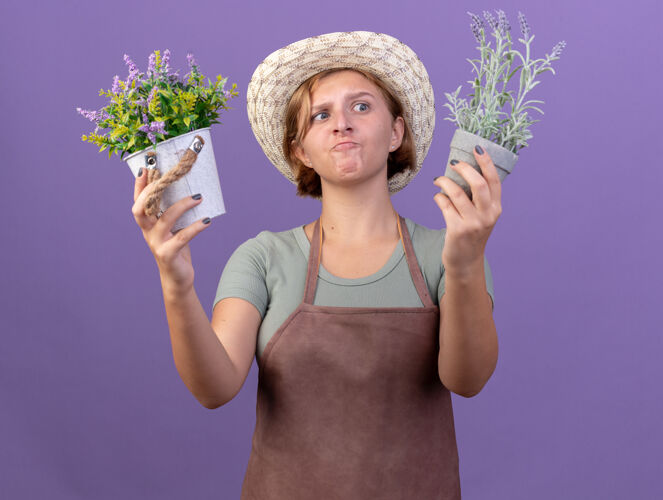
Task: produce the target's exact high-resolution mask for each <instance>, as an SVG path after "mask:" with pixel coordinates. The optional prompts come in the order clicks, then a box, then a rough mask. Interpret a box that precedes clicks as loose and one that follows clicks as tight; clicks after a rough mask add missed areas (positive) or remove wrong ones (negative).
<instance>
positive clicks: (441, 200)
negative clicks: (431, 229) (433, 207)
mask: <svg viewBox="0 0 663 500" xmlns="http://www.w3.org/2000/svg"><path fill="white" fill-rule="evenodd" d="M437 180H439V178H438V179H437ZM451 182H453V181H451ZM454 184H455V183H454ZM444 189H445V190H446V187H444ZM433 199H434V200H435V203H437V206H438V207H440V210H441V211H442V216H443V217H444V221H445V222H446V225H447V227H449V226H452V227H453V226H455V224H454V222H455V221H456V220H457V219H460V218H461V217H460V214H459V213H458V210H456V207H455V206H454V204H453V203H452V202H451V200H450V199H449V197H448V196H446V195H445V194H444V193H441V192H440V193H436V194H435V196H433Z"/></svg>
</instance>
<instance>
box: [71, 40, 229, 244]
mask: <svg viewBox="0 0 663 500" xmlns="http://www.w3.org/2000/svg"><path fill="white" fill-rule="evenodd" d="M124 61H125V63H126V64H127V66H128V67H129V76H128V77H127V80H126V81H123V80H120V79H119V77H118V76H117V75H116V76H115V78H114V79H113V86H112V88H111V89H110V90H107V91H105V90H104V89H101V90H100V91H99V95H103V96H106V97H107V98H108V99H109V102H108V104H107V105H106V106H104V107H103V108H101V109H100V110H98V111H89V110H84V109H81V108H76V111H77V112H78V113H79V114H81V115H83V116H84V117H85V118H88V119H89V120H90V121H92V122H94V123H95V124H96V128H95V129H94V132H92V133H90V134H89V135H83V136H82V140H83V141H86V142H91V143H94V144H96V145H97V146H100V148H99V152H101V151H104V150H106V149H108V157H109V158H110V157H111V155H112V154H113V152H115V153H116V154H120V158H124V156H125V155H128V156H127V157H126V158H124V161H126V162H127V164H128V165H129V168H130V169H131V172H132V173H133V175H134V177H136V176H137V175H138V172H139V169H140V168H141V167H144V168H146V169H147V174H148V178H147V179H148V182H156V183H158V184H157V185H155V186H154V189H153V192H152V193H151V195H150V197H149V198H148V200H147V201H146V207H145V212H146V213H147V214H148V215H156V216H157V217H159V216H160V215H161V213H163V211H165V210H166V209H167V208H168V207H169V206H171V205H172V204H173V203H175V202H176V201H178V200H180V199H182V198H183V197H185V196H191V195H193V194H195V193H201V194H202V196H203V200H202V202H201V203H200V204H198V205H197V206H195V207H193V208H192V209H190V210H187V212H185V213H184V214H183V215H182V216H181V217H180V218H179V219H178V220H177V222H176V223H175V225H174V226H173V228H172V232H177V231H178V230H180V229H182V228H183V227H186V226H188V225H189V224H191V223H192V222H194V221H196V220H198V219H200V218H201V217H202V216H203V215H205V216H208V217H216V216H218V215H222V214H224V213H225V212H226V210H225V205H224V203H223V195H222V193H221V185H220V182H219V176H218V172H217V167H216V160H215V157H214V150H213V149H212V140H211V137H210V132H209V130H210V126H211V124H213V123H220V122H219V121H217V120H216V118H218V116H219V113H218V110H219V109H220V108H223V109H232V108H230V107H228V106H227V105H226V103H227V101H228V100H229V99H230V98H232V97H235V96H237V95H238V92H237V91H236V84H233V85H232V87H231V89H230V90H225V89H224V88H225V84H226V81H227V78H222V77H221V75H218V76H217V78H216V81H215V82H214V83H212V82H211V81H210V80H209V79H207V85H205V84H204V83H203V80H204V78H205V77H204V76H203V75H202V74H201V73H200V71H199V68H198V65H197V64H196V61H195V59H194V57H193V54H187V61H188V64H189V70H190V71H189V73H187V74H186V75H184V77H180V75H178V72H175V73H171V68H170V65H169V63H170V51H169V50H168V49H166V50H165V51H164V53H163V57H162V55H161V52H160V51H159V50H155V51H154V52H153V53H152V54H151V55H150V56H149V60H148V68H147V75H145V74H144V73H141V72H139V70H138V67H137V66H136V65H135V64H134V62H133V61H132V60H131V58H130V57H129V56H128V55H126V54H125V55H124ZM100 129H107V130H106V132H105V133H103V134H99V133H98V132H99V130H100Z"/></svg>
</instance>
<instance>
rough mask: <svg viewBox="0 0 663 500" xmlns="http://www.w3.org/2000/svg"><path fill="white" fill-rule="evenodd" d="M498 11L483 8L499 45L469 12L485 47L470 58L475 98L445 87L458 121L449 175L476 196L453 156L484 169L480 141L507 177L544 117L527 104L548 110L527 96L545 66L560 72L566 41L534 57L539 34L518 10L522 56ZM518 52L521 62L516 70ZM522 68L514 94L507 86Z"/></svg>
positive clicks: (477, 38)
mask: <svg viewBox="0 0 663 500" xmlns="http://www.w3.org/2000/svg"><path fill="white" fill-rule="evenodd" d="M496 12H497V19H495V18H494V17H493V16H492V14H491V13H490V12H487V11H484V12H483V15H484V17H485V19H486V22H487V23H488V25H489V27H490V29H491V30H492V34H493V36H494V37H495V40H496V46H495V48H494V49H493V48H491V46H490V42H488V43H486V36H485V25H484V22H483V20H482V19H481V18H480V17H479V16H477V15H475V14H472V13H471V12H468V14H469V15H470V17H471V18H472V22H471V24H470V27H471V29H472V33H473V35H474V38H475V39H476V40H477V42H479V43H480V47H477V49H478V50H479V51H480V53H481V59H468V61H469V62H470V64H472V68H473V70H474V72H475V73H476V77H475V79H474V80H468V83H470V84H472V85H473V87H474V93H473V94H470V97H472V100H471V101H470V102H469V104H468V103H467V101H466V100H465V99H462V98H461V99H459V98H458V93H459V92H460V89H461V87H462V85H461V86H459V87H458V88H457V89H456V91H455V92H454V93H453V94H449V93H445V96H446V97H447V100H448V101H449V102H448V103H445V104H444V106H446V107H448V108H449V110H450V111H451V113H450V115H451V117H450V118H449V117H448V118H444V119H445V120H449V121H452V122H454V123H455V124H456V125H457V126H458V128H457V129H456V131H455V133H454V135H453V138H452V140H451V145H450V152H449V158H448V160H447V166H446V170H445V173H444V175H445V176H447V177H449V178H450V179H452V180H453V181H455V182H456V183H457V184H458V185H460V186H461V187H462V188H463V190H464V191H465V193H466V194H467V195H468V197H469V198H470V199H472V192H471V190H470V186H469V185H468V184H467V182H466V181H465V179H464V178H463V177H462V176H461V175H460V174H458V173H457V172H456V171H454V170H453V169H452V168H450V166H449V165H450V162H451V161H452V160H457V161H463V162H466V163H468V164H470V165H472V166H473V167H474V169H475V170H476V171H477V172H479V173H480V174H481V168H480V167H479V165H478V164H477V162H476V160H475V157H474V154H473V152H472V151H473V149H474V147H475V146H476V145H477V144H478V145H479V146H481V147H482V148H483V149H484V150H485V151H487V152H488V154H489V156H490V158H491V159H492V161H493V163H494V165H495V167H496V168H497V172H498V174H499V177H500V181H503V180H504V179H505V177H506V176H507V174H509V173H511V171H512V169H513V167H514V165H515V164H516V161H517V160H518V150H519V149H521V148H523V147H525V146H528V143H527V140H528V139H531V138H532V134H531V132H530V131H529V126H530V125H531V124H532V123H534V122H538V121H540V120H532V119H531V118H530V117H529V115H528V113H527V111H526V110H528V109H534V110H536V111H538V112H539V113H541V114H544V113H543V111H541V109H539V108H538V107H536V106H534V105H533V104H534V103H543V101H537V100H528V101H525V100H524V98H525V95H526V94H527V93H528V92H529V91H530V90H532V89H533V88H534V87H536V86H537V85H538V84H539V83H540V82H539V81H535V78H536V76H537V75H539V74H541V73H543V72H545V71H552V73H553V74H555V70H553V68H552V67H551V66H550V63H551V61H554V60H556V59H559V55H560V54H561V52H562V49H563V48H564V47H565V46H566V42H564V41H561V42H559V43H558V44H557V45H555V46H554V47H553V49H552V52H551V54H548V55H546V57H545V59H530V43H532V40H534V35H531V36H530V27H529V25H528V24H527V20H526V19H525V16H524V15H523V14H522V13H521V12H518V20H519V22H520V30H521V33H522V35H523V38H519V39H518V41H520V42H522V43H523V44H524V45H525V56H523V55H522V54H521V53H520V52H518V51H517V50H515V49H512V48H511V33H510V31H511V26H510V25H509V21H508V20H507V18H506V15H505V14H504V11H502V10H497V11H496ZM516 58H518V59H519V62H520V63H522V64H520V66H518V67H516V68H515V69H514V70H511V66H512V63H513V62H514V60H516ZM518 70H521V72H520V85H519V87H518V93H517V94H516V96H514V95H513V91H512V90H507V89H506V86H507V83H508V82H509V80H511V77H513V75H514V74H515V73H516V72H517V71H518ZM506 105H510V109H509V110H508V112H507V111H503V110H502V109H503V108H504V107H505V106H506ZM442 192H444V191H442ZM445 194H446V193H445Z"/></svg>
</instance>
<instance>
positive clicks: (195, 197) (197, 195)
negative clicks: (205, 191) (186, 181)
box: [191, 193, 203, 200]
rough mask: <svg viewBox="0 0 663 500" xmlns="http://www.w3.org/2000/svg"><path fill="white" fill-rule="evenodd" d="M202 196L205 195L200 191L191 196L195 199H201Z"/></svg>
mask: <svg viewBox="0 0 663 500" xmlns="http://www.w3.org/2000/svg"><path fill="white" fill-rule="evenodd" d="M202 197H203V195H201V194H200V193H198V194H194V195H193V196H192V197H191V198H193V199H194V200H199V199H201V198H202Z"/></svg>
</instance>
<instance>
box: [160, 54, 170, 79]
mask: <svg viewBox="0 0 663 500" xmlns="http://www.w3.org/2000/svg"><path fill="white" fill-rule="evenodd" d="M161 68H162V69H161V72H162V73H163V74H165V75H167V74H168V73H169V72H170V50H168V49H166V50H164V52H163V59H162V60H161Z"/></svg>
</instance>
